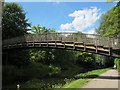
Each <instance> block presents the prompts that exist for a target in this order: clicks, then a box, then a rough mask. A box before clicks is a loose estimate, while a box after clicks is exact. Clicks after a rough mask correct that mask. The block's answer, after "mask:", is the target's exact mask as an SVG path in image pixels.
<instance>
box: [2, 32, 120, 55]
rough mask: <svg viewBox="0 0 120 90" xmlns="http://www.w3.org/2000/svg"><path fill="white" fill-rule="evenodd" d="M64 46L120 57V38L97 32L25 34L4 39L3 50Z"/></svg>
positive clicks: (70, 48) (69, 48) (65, 47)
mask: <svg viewBox="0 0 120 90" xmlns="http://www.w3.org/2000/svg"><path fill="white" fill-rule="evenodd" d="M41 47H47V48H58V49H59V48H63V49H68V50H77V51H85V52H92V53H98V54H102V55H107V56H113V57H120V38H111V37H101V36H100V35H95V34H78V33H47V34H35V35H25V36H20V37H16V38H11V39H8V40H4V41H3V50H9V49H15V48H41Z"/></svg>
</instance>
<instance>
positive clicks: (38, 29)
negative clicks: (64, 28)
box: [32, 24, 55, 34]
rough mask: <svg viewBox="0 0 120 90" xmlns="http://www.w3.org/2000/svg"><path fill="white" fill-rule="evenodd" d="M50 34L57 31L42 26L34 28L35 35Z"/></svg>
mask: <svg viewBox="0 0 120 90" xmlns="http://www.w3.org/2000/svg"><path fill="white" fill-rule="evenodd" d="M49 32H55V30H52V29H50V28H49V29H47V28H46V27H40V24H38V25H37V26H33V27H32V33H33V34H43V33H49Z"/></svg>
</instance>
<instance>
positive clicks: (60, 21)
mask: <svg viewBox="0 0 120 90" xmlns="http://www.w3.org/2000/svg"><path fill="white" fill-rule="evenodd" d="M17 3H19V4H21V5H22V6H23V9H24V10H25V11H26V12H27V14H26V18H28V19H29V21H28V22H30V23H31V25H32V26H33V25H35V26H36V25H38V24H40V26H45V27H47V28H51V29H52V28H54V29H55V30H56V31H59V32H61V31H62V32H63V31H65V32H77V31H81V32H84V33H94V29H95V28H97V27H98V26H99V19H100V16H101V15H102V13H105V12H107V10H109V9H111V8H112V7H114V6H115V5H116V3H117V2H113V3H106V2H17Z"/></svg>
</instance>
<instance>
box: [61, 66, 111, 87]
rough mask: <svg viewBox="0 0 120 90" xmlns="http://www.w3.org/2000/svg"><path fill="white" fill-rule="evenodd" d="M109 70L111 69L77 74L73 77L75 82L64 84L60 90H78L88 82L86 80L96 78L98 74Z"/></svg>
mask: <svg viewBox="0 0 120 90" xmlns="http://www.w3.org/2000/svg"><path fill="white" fill-rule="evenodd" d="M110 69H111V68H106V69H98V70H92V71H88V72H87V73H81V74H78V75H76V76H75V77H74V78H75V79H76V80H73V81H72V82H70V83H67V84H65V85H64V86H63V87H62V88H80V87H82V86H83V85H84V84H85V83H87V82H88V81H89V80H88V79H90V78H96V77H98V76H99V75H100V74H102V73H104V72H106V71H108V70H110Z"/></svg>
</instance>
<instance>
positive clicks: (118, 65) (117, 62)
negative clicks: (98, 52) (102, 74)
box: [114, 58, 120, 70]
mask: <svg viewBox="0 0 120 90" xmlns="http://www.w3.org/2000/svg"><path fill="white" fill-rule="evenodd" d="M114 63H115V65H116V66H117V69H118V70H120V59H119V58H115V60H114Z"/></svg>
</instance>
